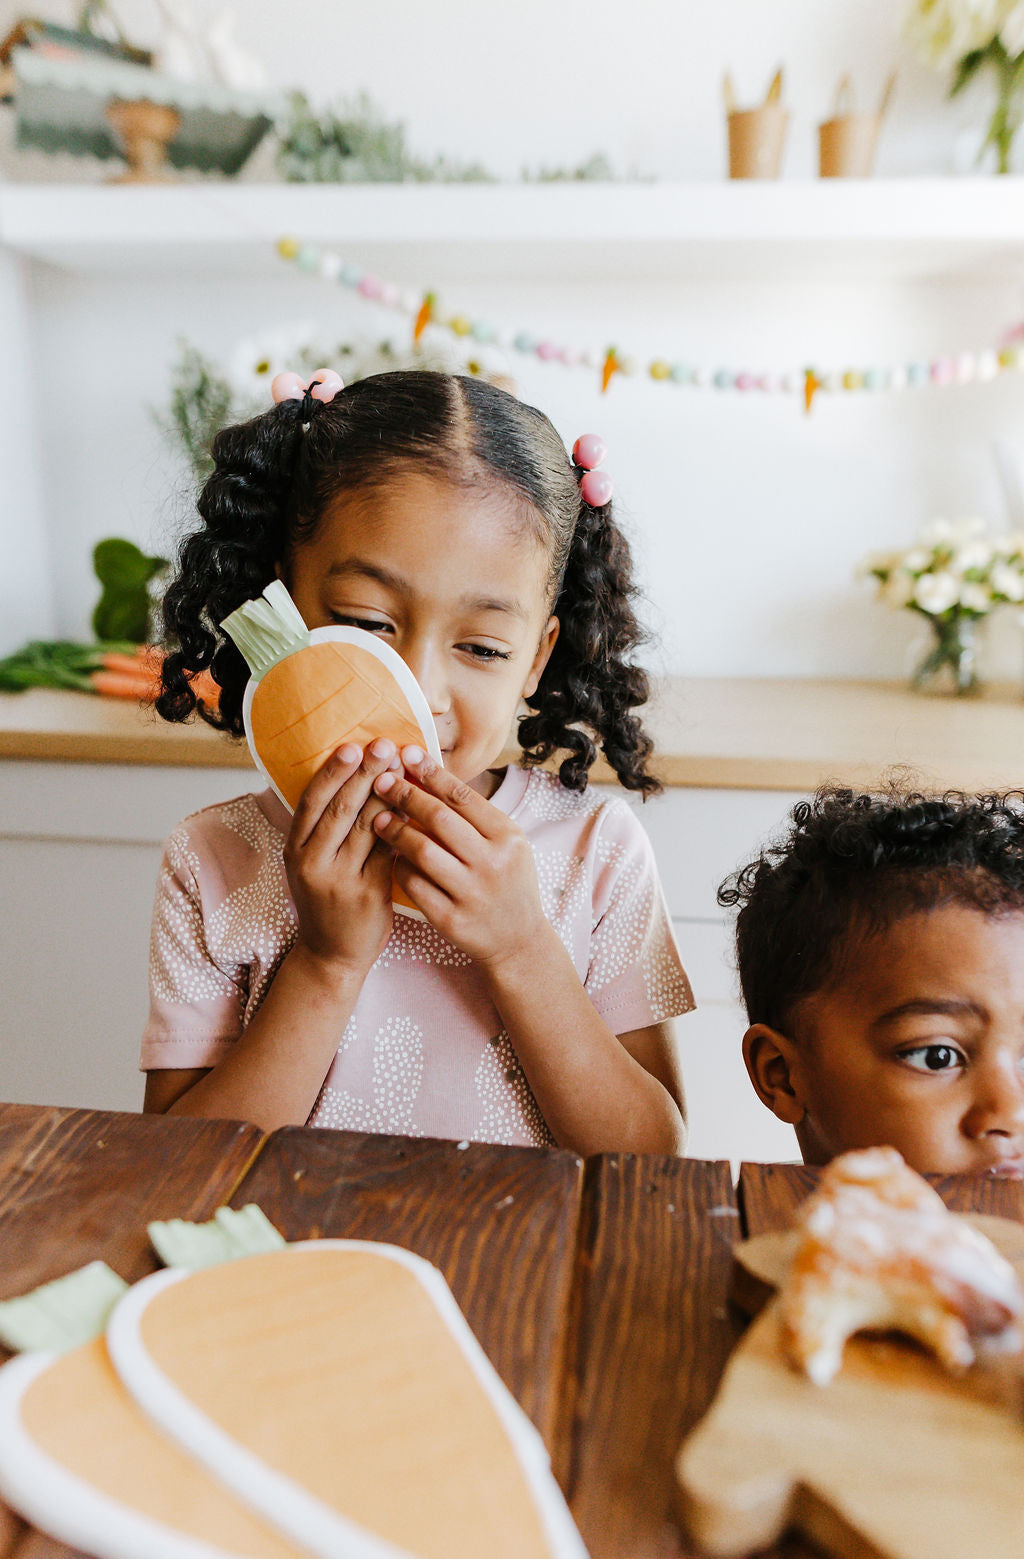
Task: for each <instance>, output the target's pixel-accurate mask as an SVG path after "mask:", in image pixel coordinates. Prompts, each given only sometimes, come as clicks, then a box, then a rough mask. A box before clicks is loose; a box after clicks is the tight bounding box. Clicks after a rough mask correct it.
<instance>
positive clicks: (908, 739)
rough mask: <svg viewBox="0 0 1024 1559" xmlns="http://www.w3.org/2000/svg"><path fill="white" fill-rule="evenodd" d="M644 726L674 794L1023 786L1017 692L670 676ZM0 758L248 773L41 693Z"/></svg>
mask: <svg viewBox="0 0 1024 1559" xmlns="http://www.w3.org/2000/svg"><path fill="white" fill-rule="evenodd" d="M649 726H650V730H651V732H652V734H653V735H654V738H655V742H656V747H657V754H658V757H657V765H656V766H657V770H658V772H659V773H660V775H661V777H662V779H663V780H664V781H665V783H666V784H667V785H669V786H673V787H674V786H683V787H696V788H708V789H725V790H783V791H798V790H811V789H813V788H814V787H815V786H816V785H819V784H821V783H823V782H824V781H827V780H835V779H838V780H842V781H844V782H847V783H850V784H853V785H875V784H877V783H878V782H879V780H880V779H881V778H882V777H883V776H884V774H885V773H886V771H887V770H889V769H891V768H892V767H893V766H894V765H900V766H905V767H906V768H909V769H910V770H912V771H913V773H914V776H915V779H916V780H918V781H919V782H920V783H921V784H922V785H923V786H926V787H927V788H933V789H946V788H950V787H952V788H958V789H963V790H987V789H1008V788H1011V787H1015V786H1017V785H1019V784H1021V782H1022V780H1024V699H1022V698H1021V697H1020V696H1019V695H1018V694H1017V692H1016V690H1015V689H1013V688H1002V689H993V690H990V691H989V692H986V693H985V694H984V695H982V696H981V697H977V698H962V699H957V698H949V697H925V696H922V695H920V694H915V693H911V692H910V691H909V690H908V689H907V688H906V687H905V686H904V685H903V684H902V683H887V682H840V681H819V680H810V679H808V680H786V679H776V678H764V679H757V678H718V677H699V678H697V677H672V678H667V679H665V680H663V681H662V682H661V683H660V684H659V685H658V689H657V693H656V697H655V700H654V701H653V702H652V705H651V708H650V714H649ZM514 751H515V749H512V748H510V749H509V755H510V756H511V755H513V753H514ZM0 758H16V759H17V758H20V759H35V760H44V761H46V760H52V761H56V762H60V763H115V764H152V765H160V766H164V765H184V766H187V767H197V768H239V769H248V768H250V767H251V763H250V759H249V754H248V751H247V750H246V747H245V745H244V743H241V742H235V741H232V740H231V739H230V738H228V737H225V736H222V735H220V734H219V733H217V732H215V731H212V730H210V729H209V728H208V727H207V726H204V725H202V724H200V723H198V722H196V723H193V724H189V725H184V726H171V725H166V724H165V723H164V722H163V721H161V720H160V719H158V718H157V717H156V715H154V714H153V713H152V711H150V710H144V709H140V708H139V707H138V706H137V705H135V704H133V703H129V702H123V703H122V702H121V701H120V700H115V699H111V698H98V697H93V696H91V695H87V694H79V693H65V692H58V691H52V690H49V689H34V690H32V691H30V692H27V693H21V694H0ZM608 777H609V774H608V770H607V769H605V768H604V767H603V766H600V767H599V768H598V769H596V770H595V772H594V778H595V779H607V778H608Z"/></svg>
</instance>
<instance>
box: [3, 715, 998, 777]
mask: <svg viewBox="0 0 1024 1559" xmlns="http://www.w3.org/2000/svg"><path fill="white" fill-rule="evenodd" d="M518 757H519V751H518V749H517V748H511V747H510V748H508V749H506V751H505V752H504V753H503V754H502V761H503V762H506V763H508V762H516V761H517V759H518ZM4 759H14V760H22V761H26V762H43V763H86V764H93V763H95V764H107V763H109V764H123V765H127V766H129V767H157V768H189V769H194V768H202V769H237V770H238V771H240V772H246V771H248V772H249V773H253V772H254V771H253V765H252V761H251V759H250V757H249V753H248V750H247V749H246V748H245V747H244V746H238V745H236V744H235V743H234V742H232V741H230V740H228V739H225V740H224V741H223V742H211V741H208V740H207V739H206V736H205V733H204V735H203V737H202V738H200V739H195V738H189V737H187V736H186V735H185V734H184V733H183V732H173V731H172V732H170V733H169V734H168V736H167V737H166V738H164V737H160V738H155V737H153V736H152V735H149V734H146V733H145V732H140V734H139V735H138V736H110V735H100V734H93V733H88V732H57V731H10V730H8V731H0V760H4ZM552 766H554V765H552ZM652 769H653V772H654V773H655V774H656V775H657V777H658V778H659V779H660V780H661V782H662V784H663V785H664V786H665V788H666V789H668V790H676V789H692V790H778V791H800V792H805V791H812V790H816V789H817V788H818V787H819V786H820V785H825V784H829V783H832V782H835V783H840V784H843V785H850V786H852V787H854V788H858V787H863V788H865V789H871V788H877V786H878V785H880V784H881V783H883V782H884V780H885V776H886V772H887V771H886V770H884V769H882V770H880V769H879V768H878V766H877V765H873V764H871V763H870V762H859V763H841V762H833V763H831V764H827V765H825V764H822V763H821V762H820V761H819V760H815V759H810V758H777V757H758V756H757V755H753V754H752V755H750V756H747V757H737V756H735V755H734V754H719V755H716V754H713V753H704V754H701V755H699V756H698V755H692V756H691V755H685V756H680V755H677V754H664V755H661V756H659V755H658V754H657V753H655V756H654V760H653V763H652ZM904 772H905V773H906V774H907V775H908V777H909V778H910V780H911V782H912V783H914V784H919V785H920V786H921V787H922V789H925V790H934V789H942V790H945V789H959V790H965V791H987V790H1009V789H1013V788H1016V787H1018V786H1020V785H1021V784H1022V782H1024V763H1022V766H1021V768H1020V769H1019V770H1014V771H1013V772H1012V773H1011V772H1010V771H1009V770H1005V771H1004V770H1000V769H993V768H991V767H983V766H977V765H972V764H971V763H970V762H969V761H964V760H961V761H953V762H952V763H950V764H949V765H948V766H947V767H946V768H945V770H944V773H943V775H942V776H941V777H939V776H936V775H935V774H934V773H933V772H930V771H929V770H928V769H926V768H924V767H914V766H912V765H911V766H909V768H908V769H907V770H906V771H904ZM591 778H592V780H594V781H595V782H596V783H598V784H614V783H615V776H614V774H613V773H612V771H611V769H610V768H609V767H608V765H607V764H606V763H605V762H604V761H603V760H601V759H599V760H598V762H597V763H596V764H595V765H594V768H593V770H592V771H591Z"/></svg>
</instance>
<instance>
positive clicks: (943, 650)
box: [861, 519, 1024, 693]
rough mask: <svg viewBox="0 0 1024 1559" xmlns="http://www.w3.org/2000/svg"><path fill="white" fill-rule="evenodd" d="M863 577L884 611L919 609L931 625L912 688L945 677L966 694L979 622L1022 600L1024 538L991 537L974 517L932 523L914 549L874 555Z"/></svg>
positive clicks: (972, 679)
mask: <svg viewBox="0 0 1024 1559" xmlns="http://www.w3.org/2000/svg"><path fill="white" fill-rule="evenodd" d="M861 572H862V573H863V574H864V575H866V576H867V577H869V578H872V579H875V580H877V581H878V596H879V599H880V600H882V601H884V602H885V603H886V605H887V606H894V607H903V608H906V609H908V610H910V611H913V612H917V613H918V614H919V615H920V616H922V617H925V618H927V620H928V622H929V623H930V625H931V627H932V630H933V633H934V637H935V643H934V645H933V647H932V649H931V651H930V652H929V654H928V655H927V656H926V657H925V659H924V660H923V661H922V662H921V664H920V666H919V667H918V669H917V671H916V673H915V674H914V686H915V687H917V688H923V687H925V686H928V685H929V684H931V683H932V682H933V680H938V679H939V678H941V677H944V676H945V675H946V674H947V673H950V674H951V675H952V680H953V686H954V689H955V691H956V692H957V693H971V692H974V691H975V690H976V688H977V686H978V679H977V673H976V670H975V629H976V626H977V624H978V623H979V622H980V621H981V620H982V618H985V617H987V616H988V615H989V613H990V612H992V611H993V610H994V609H995V608H996V607H999V606H1007V605H1014V606H1020V604H1021V603H1022V602H1024V534H1019V533H1017V532H1012V533H1010V534H1007V535H1002V536H994V535H992V534H990V533H989V532H988V531H987V529H986V526H985V522H984V520H979V519H969V520H958V521H954V522H950V521H948V520H936V521H935V522H934V524H932V525H931V526H929V527H928V529H927V530H926V531H924V532H923V533H922V535H921V536H920V538H919V539H918V541H917V542H915V544H914V545H913V546H912V547H909V548H906V549H905V550H903V551H900V552H886V553H876V554H874V555H872V556H871V557H869V558H867V559H866V560H865V561H864V563H863V564H862V565H861Z"/></svg>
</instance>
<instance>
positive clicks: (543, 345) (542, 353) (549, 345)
mask: <svg viewBox="0 0 1024 1559" xmlns="http://www.w3.org/2000/svg"><path fill="white" fill-rule="evenodd" d="M560 355H561V354H560V352H559V349H558V347H557V346H556V345H555V343H554V342H553V341H538V343H537V356H538V357H539V358H540V360H541V362H542V363H553V362H554V361H555V359H556V358H557V357H559V356H560Z"/></svg>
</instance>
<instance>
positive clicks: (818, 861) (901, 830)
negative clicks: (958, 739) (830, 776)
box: [718, 785, 1024, 1032]
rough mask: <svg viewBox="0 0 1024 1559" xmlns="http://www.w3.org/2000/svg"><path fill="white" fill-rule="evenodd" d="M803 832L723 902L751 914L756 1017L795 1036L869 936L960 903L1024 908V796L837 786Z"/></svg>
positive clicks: (740, 956) (814, 808)
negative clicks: (803, 1007)
mask: <svg viewBox="0 0 1024 1559" xmlns="http://www.w3.org/2000/svg"><path fill="white" fill-rule="evenodd" d="M790 815H791V819H792V825H793V826H792V828H791V829H790V831H789V833H788V834H787V835H786V837H785V838H783V839H782V840H780V841H778V842H777V843H774V844H771V845H769V846H767V847H766V848H765V849H764V850H762V852H761V854H760V855H759V856H758V857H757V859H756V860H755V861H751V862H750V864H749V865H747V866H744V867H742V868H741V869H740V870H739V871H737V872H734V873H733V875H732V876H731V877H729V878H728V879H727V880H726V881H725V882H724V883H723V884H722V886H721V887H720V888H719V890H718V902H719V904H721V905H723V906H726V907H735V906H736V905H740V911H739V914H738V916H737V918H736V961H737V965H738V968H739V976H740V986H741V988H742V991H743V1000H744V1003H745V1005H746V1009H747V1016H748V1018H749V1021H750V1022H751V1023H765V1024H768V1025H769V1027H771V1028H774V1029H778V1030H781V1031H782V1032H786V1030H787V1024H788V1021H789V1019H790V1016H791V1014H792V1010H793V1007H794V1006H795V1004H796V1003H797V1002H798V1001H800V1000H801V998H802V997H804V996H809V995H811V994H812V993H813V992H815V991H819V990H821V989H822V988H823V987H824V986H825V985H827V983H828V982H829V980H830V978H831V977H832V976H833V975H834V974H835V973H836V971H837V970H838V969H840V968H841V967H842V963H843V960H844V959H845V958H846V957H848V956H849V954H850V952H851V951H852V950H853V948H854V947H856V946H858V945H859V943H860V941H861V940H863V939H864V938H867V937H870V936H872V935H875V934H877V933H879V932H882V931H885V930H886V929H887V928H888V927H889V926H891V925H894V924H895V923H896V921H898V920H901V919H902V918H903V917H904V916H905V915H908V914H912V913H913V912H914V911H916V910H928V909H935V908H937V907H938V906H939V905H942V904H950V903H960V904H966V905H969V906H971V907H973V908H975V909H980V910H981V911H982V912H983V913H985V914H989V915H996V914H1000V913H1005V912H1007V911H1010V910H1022V909H1024V793H1022V792H1020V791H1010V792H1007V793H1006V794H1005V795H991V796H966V795H964V794H962V793H961V792H960V791H948V792H946V794H945V795H941V796H935V795H932V796H928V795H924V794H921V793H918V792H916V791H911V790H906V789H901V788H900V787H899V786H897V785H894V786H893V787H891V788H890V789H889V790H887V791H885V792H884V793H880V794H877V795H857V794H855V792H854V791H852V790H843V789H840V788H838V787H826V788H825V789H822V790H820V791H819V792H818V793H817V795H816V796H815V797H814V799H813V800H811V801H801V802H800V803H799V804H798V805H797V806H795V807H794V808H793V811H792V813H791V814H790Z"/></svg>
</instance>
